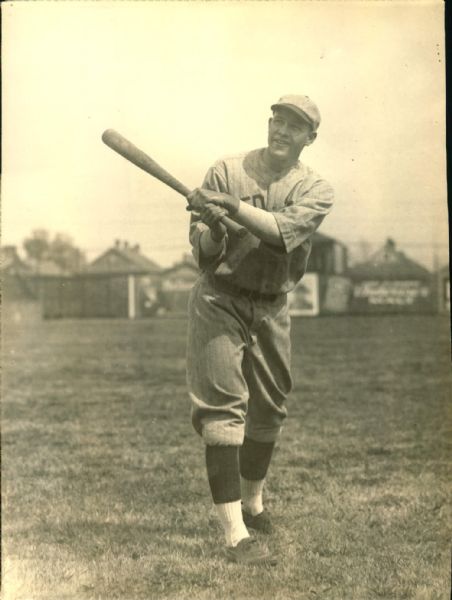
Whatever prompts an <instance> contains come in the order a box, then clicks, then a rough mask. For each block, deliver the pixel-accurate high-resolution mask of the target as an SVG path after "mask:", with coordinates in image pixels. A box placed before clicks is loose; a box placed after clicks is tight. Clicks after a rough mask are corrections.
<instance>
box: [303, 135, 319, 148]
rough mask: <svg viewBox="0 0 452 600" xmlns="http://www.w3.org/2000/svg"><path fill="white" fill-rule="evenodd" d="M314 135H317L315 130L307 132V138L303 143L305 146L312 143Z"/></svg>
mask: <svg viewBox="0 0 452 600" xmlns="http://www.w3.org/2000/svg"><path fill="white" fill-rule="evenodd" d="M316 137H317V132H316V131H312V132H311V133H310V134H309V137H308V139H307V140H306V144H305V145H306V146H310V145H311V144H312V143H313V142H314V141H315V138H316Z"/></svg>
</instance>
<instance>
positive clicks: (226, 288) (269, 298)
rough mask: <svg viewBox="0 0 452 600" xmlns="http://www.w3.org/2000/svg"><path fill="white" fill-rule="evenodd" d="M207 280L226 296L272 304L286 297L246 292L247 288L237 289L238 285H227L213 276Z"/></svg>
mask: <svg viewBox="0 0 452 600" xmlns="http://www.w3.org/2000/svg"><path fill="white" fill-rule="evenodd" d="M209 279H210V282H211V284H212V285H213V287H214V288H215V289H217V290H220V292H226V294H232V295H233V296H241V297H243V298H249V299H250V300H264V301H266V302H274V301H275V300H277V299H278V298H281V297H282V296H285V295H286V294H285V293H283V292H280V293H278V294H264V293H263V292H258V291H257V290H248V289H247V288H242V287H239V286H238V285H234V284H233V283H229V281H225V280H224V279H220V278H219V277H215V276H211V277H209Z"/></svg>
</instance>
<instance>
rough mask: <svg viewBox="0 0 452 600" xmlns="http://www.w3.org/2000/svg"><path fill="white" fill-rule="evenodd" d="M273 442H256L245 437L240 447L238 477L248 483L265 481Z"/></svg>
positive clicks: (273, 445)
mask: <svg viewBox="0 0 452 600" xmlns="http://www.w3.org/2000/svg"><path fill="white" fill-rule="evenodd" d="M274 447H275V442H256V441H254V440H252V439H250V438H248V437H246V436H245V439H244V441H243V445H242V446H241V447H240V475H241V476H242V477H243V478H244V479H248V480H249V481H258V480H261V479H265V476H266V475H267V471H268V467H269V465H270V461H271V458H272V453H273V448H274Z"/></svg>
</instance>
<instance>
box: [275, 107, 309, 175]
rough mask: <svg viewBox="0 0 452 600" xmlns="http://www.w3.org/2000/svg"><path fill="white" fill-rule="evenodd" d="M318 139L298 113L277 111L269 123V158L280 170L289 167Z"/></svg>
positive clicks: (280, 109)
mask: <svg viewBox="0 0 452 600" xmlns="http://www.w3.org/2000/svg"><path fill="white" fill-rule="evenodd" d="M316 137H317V134H316V133H315V132H313V131H312V129H311V126H310V125H309V123H308V122H307V121H304V120H303V119H302V118H301V117H299V116H298V115H297V114H296V113H294V112H293V111H291V110H290V109H288V108H278V109H275V111H274V113H273V118H271V119H269V122H268V148H267V150H266V155H267V158H268V160H269V162H270V163H271V164H272V165H273V166H274V167H276V168H278V169H284V168H286V167H289V166H290V165H292V164H294V163H296V162H297V160H298V157H299V156H300V153H301V151H302V150H303V148H304V147H305V146H308V145H309V144H312V142H313V141H314V140H315V138H316Z"/></svg>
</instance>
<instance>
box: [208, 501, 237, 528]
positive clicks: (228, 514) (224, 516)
mask: <svg viewBox="0 0 452 600" xmlns="http://www.w3.org/2000/svg"><path fill="white" fill-rule="evenodd" d="M215 508H216V510H217V514H218V518H219V519H220V521H221V523H222V524H223V525H227V524H229V523H233V522H237V520H240V521H241V520H242V503H241V501H240V500H236V501H235V502H225V503H224V504H215Z"/></svg>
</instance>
